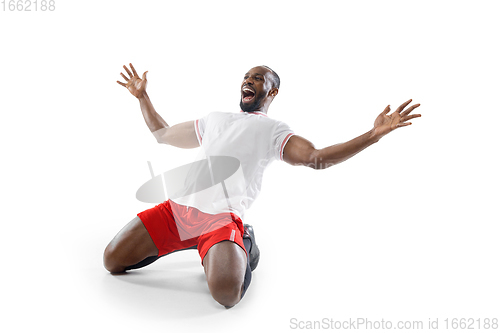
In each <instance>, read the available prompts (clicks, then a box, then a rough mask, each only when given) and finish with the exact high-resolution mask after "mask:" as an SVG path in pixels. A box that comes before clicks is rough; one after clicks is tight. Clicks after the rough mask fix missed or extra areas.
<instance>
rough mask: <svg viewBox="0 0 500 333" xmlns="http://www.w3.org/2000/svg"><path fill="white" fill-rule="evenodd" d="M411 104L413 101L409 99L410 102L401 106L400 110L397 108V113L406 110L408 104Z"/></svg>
mask: <svg viewBox="0 0 500 333" xmlns="http://www.w3.org/2000/svg"><path fill="white" fill-rule="evenodd" d="M410 102H411V99H409V100H408V101H406V102H404V103H403V104H401V105H400V106H399V108H397V110H396V112H401V111H403V109H404V108H405V107H406V106H407V105H408V104H410Z"/></svg>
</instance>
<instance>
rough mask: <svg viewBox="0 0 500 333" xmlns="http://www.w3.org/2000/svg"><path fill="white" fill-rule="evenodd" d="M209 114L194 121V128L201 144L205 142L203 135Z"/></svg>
mask: <svg viewBox="0 0 500 333" xmlns="http://www.w3.org/2000/svg"><path fill="white" fill-rule="evenodd" d="M208 116H209V115H207V116H205V117H203V118H200V119H197V120H195V121H194V130H195V132H196V137H197V138H198V142H199V143H200V146H201V145H202V143H203V135H204V134H205V129H206V128H207V122H208Z"/></svg>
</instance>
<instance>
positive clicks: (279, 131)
mask: <svg viewBox="0 0 500 333" xmlns="http://www.w3.org/2000/svg"><path fill="white" fill-rule="evenodd" d="M194 126H195V131H196V136H197V138H198V141H199V143H200V146H201V148H202V153H203V154H204V157H205V158H207V157H217V156H230V157H233V158H236V159H237V160H239V162H240V164H239V167H238V169H237V171H236V172H234V173H233V174H232V175H231V176H230V177H229V178H227V179H225V180H224V181H223V184H221V183H220V182H219V183H218V184H214V186H211V187H210V188H207V189H204V190H202V191H199V192H197V193H193V194H190V195H187V196H184V197H180V198H174V199H171V200H172V201H174V202H176V203H178V204H181V205H185V206H190V207H195V208H197V209H199V210H200V211H202V212H205V213H209V214H219V213H223V212H226V213H227V212H230V213H234V214H236V215H237V216H239V217H240V218H241V219H242V220H243V218H244V213H245V210H246V209H248V208H249V207H250V206H251V205H252V203H253V201H254V200H255V199H256V198H257V196H258V195H259V193H260V189H261V185H262V176H263V173H264V170H265V169H266V168H267V167H268V166H269V164H270V163H271V162H273V161H274V160H283V150H284V147H285V145H286V143H287V142H288V140H289V139H290V137H291V136H292V135H294V133H293V131H292V130H291V129H290V127H289V126H288V125H287V124H285V123H283V122H281V121H278V120H274V119H272V118H269V117H268V116H267V115H266V114H265V113H263V112H251V113H248V112H243V111H240V112H238V113H226V112H212V113H210V114H208V115H207V116H205V117H203V118H201V119H198V120H196V121H195V122H194ZM236 165H237V164H236ZM219 178H220V177H219Z"/></svg>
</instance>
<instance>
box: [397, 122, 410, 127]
mask: <svg viewBox="0 0 500 333" xmlns="http://www.w3.org/2000/svg"><path fill="white" fill-rule="evenodd" d="M408 125H411V123H399V124H397V125H396V128H397V127H403V126H408Z"/></svg>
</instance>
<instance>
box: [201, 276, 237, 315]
mask: <svg viewBox="0 0 500 333" xmlns="http://www.w3.org/2000/svg"><path fill="white" fill-rule="evenodd" d="M208 287H209V289H210V293H211V294H212V297H213V298H214V299H215V300H216V301H217V302H218V303H220V304H221V305H223V306H225V307H226V308H230V307H233V306H234V305H236V304H237V303H238V302H239V301H240V299H241V291H242V287H243V281H241V279H240V278H239V277H236V276H218V277H213V278H211V279H210V280H209V281H208Z"/></svg>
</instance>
